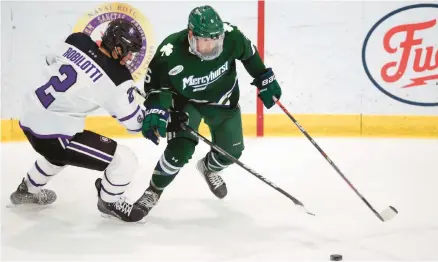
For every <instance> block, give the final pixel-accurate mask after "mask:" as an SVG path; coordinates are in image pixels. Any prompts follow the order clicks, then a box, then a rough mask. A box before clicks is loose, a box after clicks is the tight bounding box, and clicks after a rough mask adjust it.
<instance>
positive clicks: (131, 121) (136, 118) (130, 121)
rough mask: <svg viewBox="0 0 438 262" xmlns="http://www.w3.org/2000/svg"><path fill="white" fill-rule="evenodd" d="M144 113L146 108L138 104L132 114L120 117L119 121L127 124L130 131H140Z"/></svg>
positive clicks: (126, 126)
mask: <svg viewBox="0 0 438 262" xmlns="http://www.w3.org/2000/svg"><path fill="white" fill-rule="evenodd" d="M144 114H145V112H144V110H143V109H141V108H140V106H137V108H136V109H135V111H134V112H133V113H132V114H130V115H127V116H125V117H122V118H119V122H120V123H121V124H122V125H124V126H125V128H126V130H127V131H128V133H138V132H140V131H141V127H142V125H143V119H144Z"/></svg>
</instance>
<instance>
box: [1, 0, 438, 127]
mask: <svg viewBox="0 0 438 262" xmlns="http://www.w3.org/2000/svg"><path fill="white" fill-rule="evenodd" d="M101 3H103V2H97V1H96V2H73V1H69V2H66V1H63V2H52V1H50V2H44V5H42V3H41V2H37V1H31V2H19V1H14V2H2V3H1V5H2V11H1V12H2V14H1V19H2V20H1V22H2V43H1V46H2V47H1V48H2V49H1V51H2V80H1V91H2V101H1V102H2V108H1V109H2V113H1V114H2V118H3V119H4V118H14V117H17V116H18V112H19V110H20V106H21V104H20V102H21V97H22V96H23V94H24V93H25V91H26V90H28V89H29V88H30V87H32V86H34V85H36V83H39V82H38V78H39V74H38V69H39V67H40V66H42V65H43V64H44V54H45V52H47V51H48V50H50V48H51V47H52V46H53V45H54V44H55V43H57V41H61V40H62V39H63V38H65V37H66V36H67V35H68V34H69V33H70V32H71V31H72V29H73V27H74V25H75V23H76V22H77V21H78V19H79V18H80V17H81V16H82V15H83V14H84V13H86V12H87V11H89V10H92V9H93V8H95V7H97V6H98V5H100V4H101ZM127 3H129V4H131V5H133V6H134V7H135V8H137V9H139V10H141V11H142V12H143V14H144V15H145V16H146V17H147V18H148V19H149V21H150V22H151V24H152V26H153V28H154V32H155V36H156V44H158V43H159V42H160V41H161V40H162V39H164V37H166V36H167V35H168V34H170V33H172V32H175V31H178V30H180V29H182V28H184V27H185V26H186V24H187V16H188V13H189V12H190V10H191V9H192V8H193V7H195V6H196V5H199V4H211V5H213V6H214V7H215V8H216V9H217V10H218V11H219V13H220V14H221V16H222V18H223V20H225V21H230V22H232V23H233V24H235V25H237V26H239V27H240V28H241V30H242V31H243V32H244V33H245V34H246V35H247V36H248V37H249V38H250V39H251V40H253V41H254V43H257V2H256V1H240V2H239V1H218V2H212V1H205V2H200V1H193V2H191V1H190V2H189V1H173V2H167V1H154V2H152V1H141V2H140V1H133V2H127ZM416 3H420V2H418V1H400V2H396V1H394V2H392V1H391V2H386V3H384V4H382V3H378V2H374V1H342V2H340V1H321V2H315V1H267V2H266V24H265V34H266V36H265V39H266V42H265V59H266V63H267V65H268V66H271V67H273V69H274V72H276V74H277V79H278V80H279V82H280V84H281V86H282V88H283V94H284V95H283V98H282V101H283V104H285V105H286V106H287V107H288V109H289V110H290V111H291V112H294V113H300V114H301V113H303V114H379V115H387V114H389V115H437V114H438V108H437V106H432V107H423V106H412V105H409V104H406V103H402V102H399V101H396V100H394V99H392V98H390V97H389V96H387V95H385V94H383V93H382V92H381V91H379V90H378V89H377V88H376V87H375V86H374V85H373V84H372V83H371V81H370V79H369V78H368V77H367V75H366V74H365V71H364V68H363V65H362V60H361V52H362V45H363V41H364V39H365V36H366V34H367V32H368V31H369V30H370V29H371V27H372V26H373V25H374V24H375V23H376V22H377V21H378V20H379V19H380V18H382V17H383V16H385V15H386V14H388V13H389V12H391V11H394V10H395V9H397V8H400V7H403V6H406V5H410V4H416ZM422 3H423V2H422ZM426 3H427V1H426ZM429 3H433V2H432V1H429ZM435 9H436V10H435ZM435 9H432V8H430V9H429V10H430V11H427V12H429V13H430V14H431V15H432V16H433V15H434V14H435V12H438V8H435ZM415 15H416V13H412V16H414V18H415ZM418 19H420V18H418ZM420 20H421V19H420ZM402 22H403V21H400V23H402ZM30 25H32V29H31V30H30ZM431 30H434V31H431V32H438V25H436V26H435V27H434V29H431ZM432 35H433V36H438V33H432ZM429 40H430V39H429ZM432 40H433V41H432V42H434V43H437V42H438V41H435V40H434V38H433V39H432ZM434 48H435V49H434V53H436V52H438V46H437V44H435V46H434ZM370 54H371V53H370ZM378 55H380V53H378V52H374V53H372V54H371V56H378ZM388 59H389V58H388ZM388 61H389V60H388ZM238 71H239V72H240V73H241V74H240V88H241V107H242V111H243V113H255V109H256V103H255V89H254V88H255V87H254V86H251V85H250V84H249V83H250V82H251V79H250V77H249V75H248V74H247V73H246V72H245V71H244V68H243V66H241V64H240V63H238ZM436 71H437V72H436V73H437V74H438V69H437V70H436ZM432 73H433V72H432ZM435 82H436V81H435ZM415 92H420V95H421V97H428V98H431V99H435V98H437V99H435V100H438V85H434V82H433V81H432V82H431V83H430V84H429V85H428V86H427V87H417V89H416V91H415ZM437 102H438V101H437ZM265 112H266V113H280V110H279V109H278V108H274V109H272V110H270V111H265ZM96 114H105V115H106V112H102V111H97V112H96Z"/></svg>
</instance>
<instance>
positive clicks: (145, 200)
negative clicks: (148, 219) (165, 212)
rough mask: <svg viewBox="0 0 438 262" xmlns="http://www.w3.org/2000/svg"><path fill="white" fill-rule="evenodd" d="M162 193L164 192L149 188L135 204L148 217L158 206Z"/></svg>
mask: <svg viewBox="0 0 438 262" xmlns="http://www.w3.org/2000/svg"><path fill="white" fill-rule="evenodd" d="M161 193H162V191H158V190H155V189H154V188H153V187H152V186H149V187H148V189H146V191H145V192H144V193H143V195H142V196H141V197H140V198H139V199H138V200H137V202H135V204H136V205H137V206H138V207H139V208H141V209H142V210H143V211H144V212H145V214H146V215H147V214H149V212H150V211H151V210H152V208H153V207H154V206H155V205H157V203H158V200H159V199H160V196H161Z"/></svg>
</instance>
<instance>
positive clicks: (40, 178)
mask: <svg viewBox="0 0 438 262" xmlns="http://www.w3.org/2000/svg"><path fill="white" fill-rule="evenodd" d="M64 167H65V166H55V165H53V164H51V163H50V162H49V161H47V160H46V159H45V158H44V157H41V158H39V159H37V160H36V161H35V163H34V164H33V165H32V168H31V169H30V170H29V171H28V172H27V176H26V178H25V179H24V181H25V182H26V185H27V188H28V190H29V192H30V193H38V192H39V191H40V190H41V188H42V187H44V186H45V185H46V184H47V183H48V182H49V180H50V179H51V178H52V177H53V176H54V175H56V174H58V173H59V172H60V171H61V170H62V169H64Z"/></svg>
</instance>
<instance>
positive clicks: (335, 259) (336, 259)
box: [330, 254, 342, 261]
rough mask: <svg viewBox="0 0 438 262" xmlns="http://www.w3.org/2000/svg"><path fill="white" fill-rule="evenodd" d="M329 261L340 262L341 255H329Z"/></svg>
mask: <svg viewBox="0 0 438 262" xmlns="http://www.w3.org/2000/svg"><path fill="white" fill-rule="evenodd" d="M330 260H331V261H341V260H342V255H339V254H332V255H330Z"/></svg>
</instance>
